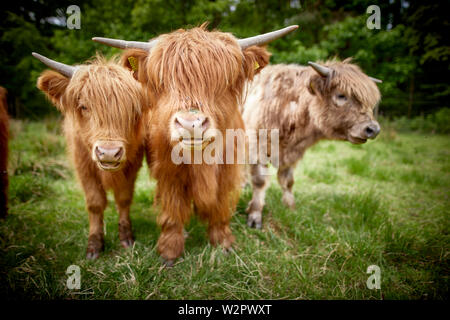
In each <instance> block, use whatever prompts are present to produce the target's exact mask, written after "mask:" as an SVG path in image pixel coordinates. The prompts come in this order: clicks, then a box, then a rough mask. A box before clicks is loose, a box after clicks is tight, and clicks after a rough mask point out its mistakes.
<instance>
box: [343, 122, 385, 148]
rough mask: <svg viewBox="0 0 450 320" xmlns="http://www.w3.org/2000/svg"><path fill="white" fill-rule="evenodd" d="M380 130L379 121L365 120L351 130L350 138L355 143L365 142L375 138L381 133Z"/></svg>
mask: <svg viewBox="0 0 450 320" xmlns="http://www.w3.org/2000/svg"><path fill="white" fill-rule="evenodd" d="M380 130H381V128H380V124H379V123H378V122H377V121H375V120H372V121H370V122H365V123H362V124H359V125H356V126H355V127H353V128H352V130H350V134H349V136H348V140H349V141H350V142H351V143H355V144H361V143H365V142H366V141H367V140H368V139H375V138H376V137H377V136H378V134H379V133H380Z"/></svg>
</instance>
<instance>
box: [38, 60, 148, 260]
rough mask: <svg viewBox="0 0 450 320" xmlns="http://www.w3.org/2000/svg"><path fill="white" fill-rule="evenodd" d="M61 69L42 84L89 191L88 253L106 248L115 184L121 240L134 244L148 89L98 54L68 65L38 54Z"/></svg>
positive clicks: (40, 81)
mask: <svg viewBox="0 0 450 320" xmlns="http://www.w3.org/2000/svg"><path fill="white" fill-rule="evenodd" d="M33 56H35V57H36V58H38V59H39V60H41V61H42V62H43V63H45V64H46V65H47V66H49V67H51V68H53V69H55V70H57V71H58V72H55V71H51V70H47V71H44V72H43V73H42V74H41V76H40V77H39V79H38V82H37V86H38V88H39V89H41V90H42V91H43V92H45V94H46V95H47V97H48V98H50V100H51V101H52V102H53V103H54V104H55V106H56V108H57V109H58V110H60V111H61V112H62V113H63V115H64V133H65V136H66V140H67V145H68V149H69V151H70V154H71V157H72V160H73V162H74V164H75V169H76V172H77V176H78V179H79V180H80V182H81V185H82V187H83V190H84V194H85V200H86V208H87V211H88V213H89V239H88V246H87V258H88V259H95V258H97V257H98V256H99V253H100V251H101V250H103V247H104V234H103V211H104V210H105V208H106V205H107V198H106V191H107V190H108V189H112V190H113V191H114V198H115V202H116V205H117V211H118V212H119V239H120V243H121V244H122V246H123V247H125V248H126V247H129V246H132V245H133V242H134V240H133V233H132V228H131V220H130V216H129V213H130V205H131V201H132V198H133V190H134V182H135V180H136V175H137V172H138V170H139V168H140V167H141V165H142V159H143V156H144V146H143V141H144V125H143V122H144V120H143V119H144V118H145V116H146V111H147V110H148V106H149V104H148V101H147V98H146V93H145V91H144V89H143V88H142V86H141V84H140V83H139V82H137V81H136V80H135V79H134V78H133V76H132V74H131V72H130V71H129V70H127V69H125V68H123V67H122V66H120V65H119V64H118V63H116V62H114V60H112V61H106V60H105V59H104V58H101V57H97V58H96V59H95V60H93V61H92V62H91V63H90V64H86V65H79V66H76V67H72V66H67V65H64V64H61V63H58V62H55V61H53V60H50V59H47V58H45V57H43V56H40V55H38V54H35V53H33Z"/></svg>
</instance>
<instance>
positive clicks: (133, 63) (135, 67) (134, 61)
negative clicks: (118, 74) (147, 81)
mask: <svg viewBox="0 0 450 320" xmlns="http://www.w3.org/2000/svg"><path fill="white" fill-rule="evenodd" d="M128 62H129V63H130V66H131V69H133V71H137V70H138V62H137V59H136V58H135V57H128Z"/></svg>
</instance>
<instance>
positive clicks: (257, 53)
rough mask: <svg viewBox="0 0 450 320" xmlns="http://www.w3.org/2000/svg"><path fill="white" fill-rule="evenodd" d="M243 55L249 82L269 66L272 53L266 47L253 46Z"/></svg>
mask: <svg viewBox="0 0 450 320" xmlns="http://www.w3.org/2000/svg"><path fill="white" fill-rule="evenodd" d="M243 54H244V60H245V61H244V72H245V76H246V78H247V79H249V80H252V79H253V77H254V76H255V75H256V74H258V73H259V72H260V71H261V70H262V68H264V67H265V66H267V65H268V64H269V59H270V52H269V51H267V49H266V48H265V47H258V46H251V47H248V48H247V49H245V50H244V51H243Z"/></svg>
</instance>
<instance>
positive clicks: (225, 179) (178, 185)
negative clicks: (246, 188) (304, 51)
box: [94, 25, 296, 266]
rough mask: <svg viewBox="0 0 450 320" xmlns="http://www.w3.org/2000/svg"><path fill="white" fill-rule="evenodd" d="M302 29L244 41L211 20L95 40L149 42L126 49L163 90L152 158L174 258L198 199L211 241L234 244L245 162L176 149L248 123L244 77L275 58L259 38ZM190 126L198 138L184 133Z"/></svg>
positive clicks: (168, 253) (158, 93) (140, 72)
mask: <svg viewBox="0 0 450 320" xmlns="http://www.w3.org/2000/svg"><path fill="white" fill-rule="evenodd" d="M295 29H296V26H294V27H291V28H286V29H283V30H281V31H279V32H277V31H275V32H274V33H270V34H266V35H262V36H259V37H258V36H257V37H253V38H249V39H243V40H237V39H236V38H235V37H234V36H232V35H231V34H228V33H223V32H218V31H212V32H209V31H207V30H206V28H205V25H203V26H201V27H198V28H193V29H191V30H178V31H175V32H173V33H170V34H167V35H162V36H160V37H159V38H157V39H156V40H153V41H151V42H150V43H136V42H127V41H122V40H113V41H111V40H108V39H104V38H95V39H94V40H95V41H99V42H103V43H106V44H109V45H113V46H118V47H121V48H130V47H134V48H136V47H138V48H140V49H145V50H136V49H134V50H128V51H126V52H125V53H124V55H123V58H124V60H123V61H124V62H125V64H126V65H127V66H128V67H130V68H133V69H134V70H135V71H136V72H135V76H136V77H137V79H138V80H139V81H140V82H142V83H143V84H145V85H146V86H147V87H148V88H150V89H151V90H152V91H153V92H154V93H155V101H154V103H155V108H154V112H153V113H152V116H151V118H150V121H149V125H150V127H149V128H150V130H149V137H151V141H150V139H149V141H150V142H149V144H148V148H147V159H148V161H149V166H150V168H151V172H152V175H153V176H154V177H155V178H156V179H157V199H158V203H159V205H160V207H161V213H160V215H159V217H158V223H159V224H160V225H161V228H162V232H161V235H160V237H159V240H158V250H159V252H160V254H161V256H162V258H163V259H164V260H165V263H166V265H169V266H170V265H171V264H172V263H173V261H174V260H175V259H176V258H177V257H178V256H180V255H181V254H182V252H183V250H184V236H183V226H184V224H185V223H187V221H188V219H189V217H190V215H191V211H192V204H193V206H194V211H195V212H196V213H197V214H198V216H199V217H200V218H201V219H203V220H206V221H207V222H208V234H209V240H210V242H211V244H213V245H221V246H222V247H223V248H224V249H229V248H231V245H232V243H233V241H234V237H233V235H232V233H231V230H230V227H229V223H230V219H231V215H232V212H233V211H234V209H235V206H236V203H237V200H238V196H239V181H240V175H241V165H239V164H229V163H225V164H219V163H213V164H207V163H205V162H202V163H201V164H186V163H182V164H176V163H174V162H173V161H172V151H173V148H174V147H175V146H177V145H178V143H184V147H185V148H186V149H188V150H189V152H191V151H192V152H194V149H196V148H199V149H200V150H202V149H204V148H205V147H206V146H207V145H208V143H210V141H211V140H213V139H214V137H215V136H214V134H211V132H213V131H214V129H215V131H214V132H220V133H222V135H223V136H225V131H226V129H243V128H244V124H243V121H242V117H241V114H240V112H239V109H238V105H239V104H240V103H241V101H242V95H243V88H244V84H245V82H246V81H247V80H251V79H252V78H253V76H254V75H255V74H256V73H257V72H259V71H260V69H262V68H263V67H264V66H265V65H267V63H268V61H269V53H268V52H267V51H266V50H265V49H264V48H260V47H256V46H252V45H254V44H259V45H260V44H265V43H267V42H268V41H271V40H273V39H275V38H278V37H280V36H282V35H284V34H286V33H288V32H290V31H293V30H295ZM261 37H262V38H261ZM132 61H134V62H132ZM136 67H137V68H136ZM136 69H137V70H136ZM182 132H187V133H188V134H190V138H192V135H194V138H193V139H183V133H182ZM195 132H197V133H199V136H197V135H196V133H195ZM180 140H181V142H180ZM233 149H234V150H232V151H229V150H227V149H226V148H225V146H224V147H223V149H222V150H219V151H218V152H220V153H221V154H222V155H223V158H226V154H227V152H229V155H230V154H232V155H233V156H234V157H235V156H236V152H237V148H236V145H235V148H233ZM200 152H202V151H200Z"/></svg>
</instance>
